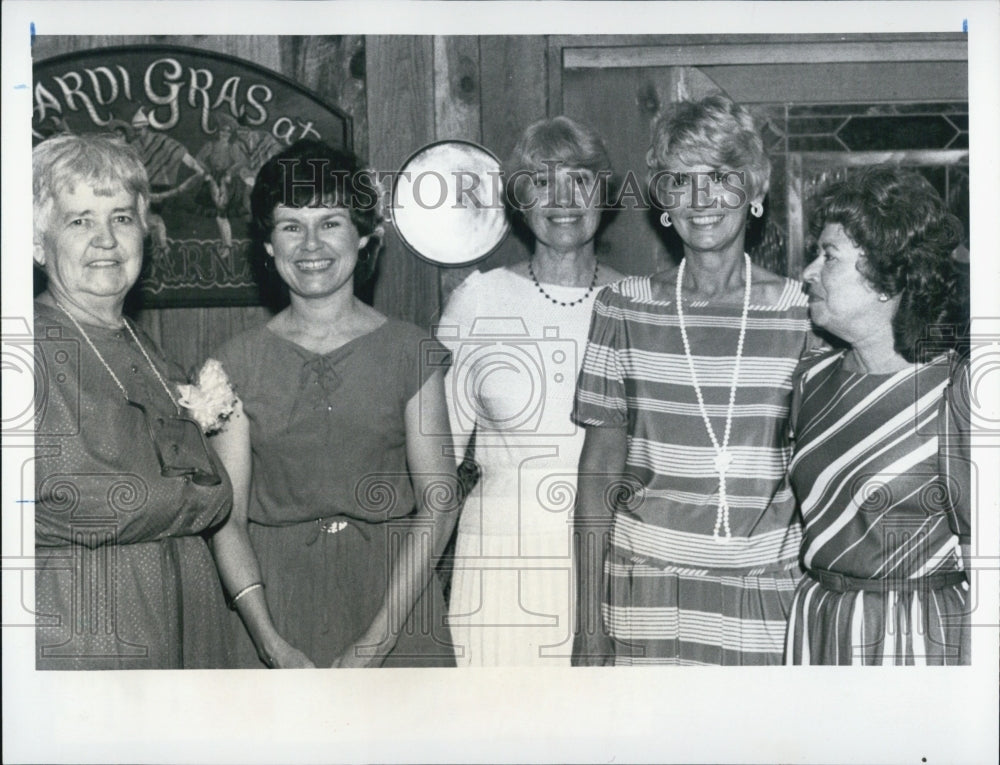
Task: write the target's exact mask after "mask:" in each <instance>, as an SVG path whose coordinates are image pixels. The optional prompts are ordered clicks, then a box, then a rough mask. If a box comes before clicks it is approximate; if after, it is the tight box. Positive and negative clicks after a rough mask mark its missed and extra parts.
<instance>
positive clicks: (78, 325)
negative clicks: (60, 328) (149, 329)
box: [55, 300, 181, 415]
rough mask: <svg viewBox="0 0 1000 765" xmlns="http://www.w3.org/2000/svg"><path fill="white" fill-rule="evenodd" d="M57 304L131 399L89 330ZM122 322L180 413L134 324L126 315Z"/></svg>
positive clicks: (126, 397)
mask: <svg viewBox="0 0 1000 765" xmlns="http://www.w3.org/2000/svg"><path fill="white" fill-rule="evenodd" d="M55 304H56V306H58V308H59V310H60V311H62V312H63V313H64V314H66V315H67V316H68V317H69V320H70V321H71V322H73V326H74V327H76V329H77V331H78V332H79V333H80V334H81V335H83V339H84V340H86V341H87V345H89V346H90V350H92V351H93V352H94V355H95V356H97V360H98V361H100V362H101V364H102V365H103V367H104V368H105V369H106V370H107V371H108V374H109V375H111V379H112V380H114V381H115V385H117V386H118V389H119V390H120V391H121V392H122V395H123V396H124V397H125V400H126V401H130V400H131V399H129V397H128V391H126V390H125V386H124V385H122V381H121V380H119V379H118V375H116V374H115V373H114V372H113V371H112V369H111V367H110V366H109V365H108V362H106V361H105V360H104V357H103V356H102V355H101V352H100V351H99V350H97V346H96V345H94V341H93V340H91V339H90V335H88V334H87V332H86V331H85V330H84V328H83V327H82V326H80V322H78V321H77V320H76V318H75V317H74V316H73V314H71V313H70V312H69V311H67V310H66V308H65V307H64V306H63V304H62V303H60V302H59V301H58V300H56V301H55ZM122 322H123V323H124V324H125V329H127V330H128V333H129V334H130V335H131V336H132V339H133V340H134V341H135V344H136V345H137V346H139V350H140V351H141V352H142V355H143V358H145V359H146V363H147V364H149V368H150V369H152V370H153V374H154V375H156V379H157V380H159V381H160V385H162V386H163V391H164V392H165V393H166V394H167V398H169V399H170V403H171V404H173V405H174V409H176V410H177V414H178V415H179V414H180V413H181V408H180V406H179V405H178V404H177V401H176V400H175V399H174V396H173V394H172V393H171V392H170V388H168V387H167V383H166V381H165V380H164V379H163V377H162V376H161V375H160V372H159V370H158V369H157V368H156V365H155V364H153V360H152V359H151V358H149V354H148V353H146V349H145V348H143V347H142V343H140V342H139V337H138V336H137V335H136V334H135V331H134V330H133V329H132V325H131V324H129V323H128V319H126V318H125V317H124V316H123V317H122Z"/></svg>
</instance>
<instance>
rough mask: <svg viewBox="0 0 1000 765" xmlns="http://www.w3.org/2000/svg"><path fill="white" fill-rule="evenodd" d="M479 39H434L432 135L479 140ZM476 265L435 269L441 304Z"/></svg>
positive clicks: (480, 104)
mask: <svg viewBox="0 0 1000 765" xmlns="http://www.w3.org/2000/svg"><path fill="white" fill-rule="evenodd" d="M480 81H481V72H480V68H479V38H478V37H470V36H459V35H449V36H437V37H435V38H434V135H435V137H436V138H437V139H438V140H445V139H463V140H466V141H475V142H476V143H482V124H481V119H482V88H481V86H480ZM475 270H476V266H466V267H462V268H441V269H439V279H440V289H441V307H442V308H443V307H444V304H445V303H446V302H447V301H448V296H449V295H450V294H451V292H452V290H453V289H455V287H457V286H458V285H459V284H461V283H462V281H463V280H464V279H465V278H466V277H467V276H468V275H469V274H470V273H472V272H473V271H475Z"/></svg>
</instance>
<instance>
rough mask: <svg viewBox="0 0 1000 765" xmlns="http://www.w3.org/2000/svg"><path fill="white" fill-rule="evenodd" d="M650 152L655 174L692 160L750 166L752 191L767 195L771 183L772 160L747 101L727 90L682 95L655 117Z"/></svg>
mask: <svg viewBox="0 0 1000 765" xmlns="http://www.w3.org/2000/svg"><path fill="white" fill-rule="evenodd" d="M650 144H651V145H650V147H649V151H648V152H647V153H646V166H647V167H648V168H649V174H650V176H651V177H652V176H654V175H655V174H656V173H658V172H661V171H669V170H672V169H673V168H674V166H675V165H676V162H677V161H678V160H680V161H681V162H683V163H684V164H686V165H701V164H704V165H708V166H709V167H712V168H729V169H733V170H741V169H745V170H746V171H747V175H749V180H750V183H749V188H750V193H751V196H764V195H765V194H767V191H768V189H769V188H770V185H771V160H770V159H769V158H768V156H767V153H766V152H765V151H764V141H763V139H762V138H761V137H760V133H759V132H758V131H757V127H756V126H755V125H754V120H753V117H752V116H751V115H750V112H749V111H747V109H746V108H745V107H743V106H740V105H739V104H737V103H735V102H733V101H732V100H730V99H729V98H726V97H725V96H721V95H713V96H707V97H705V98H703V99H701V100H700V101H678V102H676V103H672V104H670V105H669V106H667V107H665V108H664V110H663V111H661V112H660V113H659V114H658V115H657V116H656V118H655V119H654V120H653V129H652V140H651V142H650Z"/></svg>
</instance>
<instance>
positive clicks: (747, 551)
mask: <svg viewBox="0 0 1000 765" xmlns="http://www.w3.org/2000/svg"><path fill="white" fill-rule="evenodd" d="M673 293H674V281H673V279H672V278H671V279H670V283H669V284H667V283H666V282H661V281H659V280H658V279H657V278H656V277H652V278H651V277H633V278H630V279H626V280H625V281H622V282H620V283H618V284H616V285H612V286H610V287H608V288H605V289H604V290H603V291H602V292H601V294H600V295H599V296H598V298H597V301H596V302H595V305H594V316H593V321H592V325H591V331H590V342H589V344H588V347H587V352H586V355H585V357H584V362H583V369H582V371H581V374H580V378H579V384H578V387H577V399H576V406H575V410H574V417H575V419H576V421H577V422H578V423H580V424H581V425H585V426H588V427H602V426H604V427H608V426H610V427H623V428H626V429H627V434H628V453H627V458H626V472H627V474H629V475H630V476H634V479H635V481H636V483H637V485H638V486H639V487H640V488H639V489H638V490H637V491H636V492H634V493H632V494H631V495H626V496H618V497H617V498H616V502H617V504H616V506H615V507H613V508H612V511H613V515H614V523H613V533H612V542H611V549H610V550H609V551H608V553H607V555H606V558H605V571H606V574H607V576H606V580H607V583H608V584H607V590H606V592H605V597H604V602H603V609H602V610H603V615H604V620H605V626H606V628H607V629H608V632H609V634H610V635H611V637H612V639H613V640H614V642H615V649H616V657H615V663H616V664H642V663H668V664H728V665H733V664H778V663H780V662H781V659H782V650H783V642H784V633H785V627H786V621H787V616H788V609H789V607H790V605H791V599H792V595H793V593H794V591H795V587H796V585H797V583H798V580H799V577H800V575H801V572H800V571H799V569H798V564H797V557H798V547H799V542H800V539H801V529H800V525H799V522H798V520H797V517H796V511H795V501H794V499H793V497H792V493H791V490H790V488H789V487H788V484H787V479H786V467H787V464H788V458H789V456H790V447H789V442H788V411H789V404H790V400H791V391H792V373H793V372H794V370H795V367H796V364H797V363H798V359H799V357H800V355H801V354H802V352H803V350H804V349H805V347H806V344H807V340H808V338H809V322H808V318H807V315H806V299H805V297H804V295H803V293H802V290H801V285H800V284H799V283H798V282H795V281H792V280H786V282H785V284H784V288H783V290H782V292H781V295H780V298H779V299H778V300H777V301H776V302H775V303H774V304H773V305H750V307H749V310H748V318H747V330H746V339H745V342H744V348H743V356H742V362H741V365H740V376H739V385H738V389H737V391H736V400H735V406H734V409H733V417H732V433H731V435H730V441H729V450H730V451H731V452H732V454H733V456H734V459H733V463H732V465H731V467H730V468H729V471H728V473H727V493H728V498H729V506H730V527H731V532H732V538H731V539H729V540H725V541H724V540H721V539H718V538H715V536H714V534H713V531H714V528H715V523H716V514H717V511H718V506H719V478H718V474H717V473H716V471H715V452H714V449H713V446H712V442H711V440H710V438H709V435H708V433H707V431H706V430H705V424H704V422H703V420H702V416H701V411H700V409H699V406H698V400H697V397H696V395H695V391H694V387H693V386H692V381H691V374H690V371H689V369H688V365H687V360H686V358H685V352H684V345H683V341H682V339H681V333H680V329H679V324H678V316H677V308H676V304H675V301H674V296H673ZM741 314H742V306H741V305H721V306H720V305H714V304H711V303H707V302H704V301H702V302H688V301H685V304H684V319H685V327H686V328H687V333H688V338H689V341H690V347H691V352H692V354H693V356H694V366H695V371H696V373H697V375H698V381H699V384H700V386H701V389H702V394H703V396H704V400H705V404H706V409H707V412H708V415H709V418H710V420H711V422H712V426H713V427H714V428H715V433H716V436H717V437H718V438H719V441H720V443H721V441H722V437H723V433H724V431H725V421H726V412H727V408H728V402H729V389H730V384H731V381H732V374H733V368H734V365H735V357H734V354H735V351H736V347H737V342H738V337H739V331H740V318H741Z"/></svg>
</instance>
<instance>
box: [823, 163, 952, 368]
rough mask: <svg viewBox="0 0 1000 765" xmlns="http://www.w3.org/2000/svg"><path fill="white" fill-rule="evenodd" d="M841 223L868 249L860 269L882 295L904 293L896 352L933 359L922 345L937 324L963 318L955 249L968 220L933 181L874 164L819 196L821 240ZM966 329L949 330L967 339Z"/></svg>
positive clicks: (897, 322) (912, 359)
mask: <svg viewBox="0 0 1000 765" xmlns="http://www.w3.org/2000/svg"><path fill="white" fill-rule="evenodd" d="M832 223H839V224H840V225H841V226H842V227H843V229H844V233H846V234H847V236H848V237H849V238H850V239H851V241H852V242H853V243H854V245H855V246H856V247H858V248H859V249H860V250H861V251H862V253H863V254H864V257H863V258H859V259H858V263H857V268H858V270H859V271H860V272H861V274H862V275H863V276H864V277H865V278H866V279H867V280H868V282H869V283H870V284H871V285H872V286H873V287H874V288H875V289H876V290H878V291H879V292H883V293H885V294H887V295H890V296H896V295H898V296H899V307H898V308H897V310H896V314H895V316H894V317H893V319H892V332H893V344H894V348H895V351H896V353H898V354H899V355H900V356H902V357H903V358H904V359H906V360H907V361H909V362H911V363H912V362H915V361H926V358H923V356H924V355H925V353H924V352H923V351H922V349H927V350H931V349H933V348H934V347H937V348H938V350H940V344H937V345H936V346H935V345H934V344H928V343H926V342H924V343H921V342H920V341H921V340H927V339H928V338H929V334H928V332H929V329H930V327H932V326H935V325H938V326H941V325H946V324H953V323H956V322H959V323H961V322H962V319H963V317H964V314H965V310H966V306H967V303H966V300H965V298H966V296H965V295H964V289H963V287H962V281H961V275H960V273H959V270H958V268H957V266H956V264H955V261H954V259H953V258H952V253H953V252H954V250H955V248H956V247H957V246H958V245H959V244H960V243H961V241H962V224H961V222H960V221H959V220H958V218H957V217H955V216H954V215H952V214H951V213H950V212H949V211H948V209H947V207H946V205H945V203H944V201H943V200H942V199H941V196H940V195H939V194H938V192H937V191H936V190H935V189H934V187H933V186H932V185H931V184H930V182H929V181H928V180H927V179H926V178H924V177H923V176H922V175H920V174H919V173H917V172H914V171H912V170H903V169H901V168H898V167H869V168H866V169H864V170H862V171H861V172H860V173H856V174H853V175H850V176H849V177H848V178H847V179H846V180H841V181H837V182H835V183H832V184H831V185H829V186H827V187H826V188H824V189H823V190H822V191H821V192H820V193H819V195H818V197H817V199H816V201H815V207H814V210H813V213H812V215H811V220H810V232H811V233H812V235H813V237H814V238H818V236H819V234H820V232H822V230H823V227H824V226H826V225H827V224H832ZM958 329H959V330H960V331H958V332H952V333H950V334H951V335H952V336H953V337H956V338H958V337H960V335H961V330H964V327H959V328H958Z"/></svg>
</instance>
